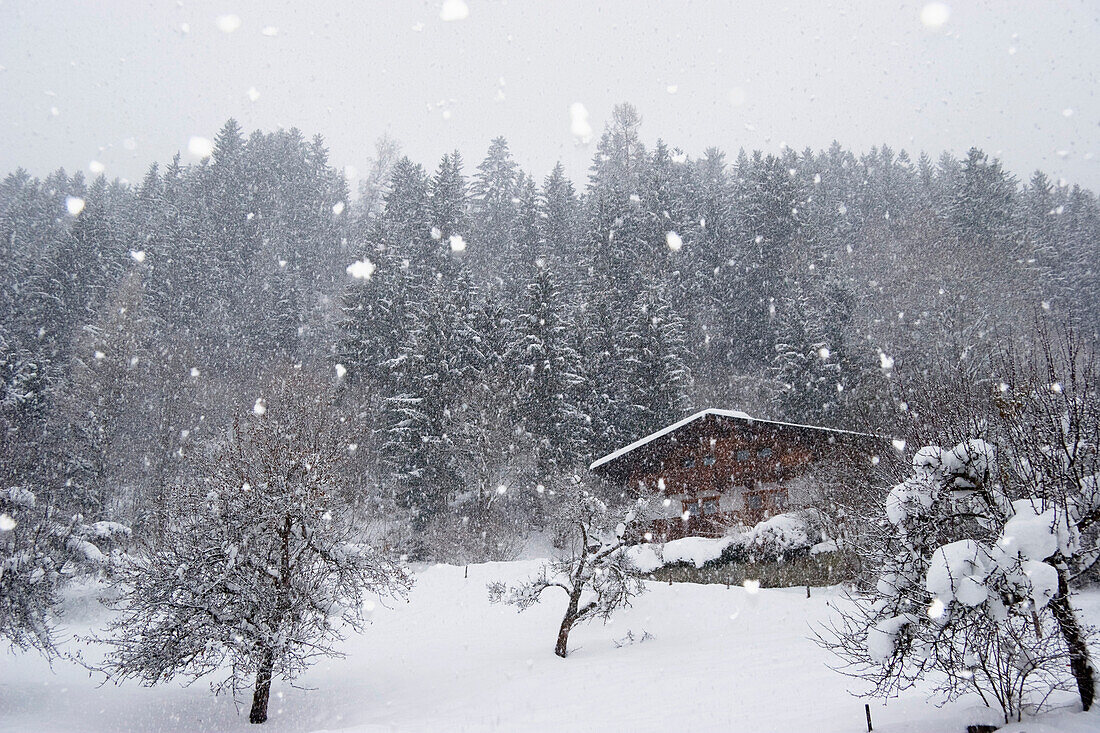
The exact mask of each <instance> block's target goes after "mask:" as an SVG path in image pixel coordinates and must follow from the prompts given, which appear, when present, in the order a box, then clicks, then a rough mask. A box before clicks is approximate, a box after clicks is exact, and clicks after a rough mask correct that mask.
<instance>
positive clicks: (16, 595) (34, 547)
mask: <svg viewBox="0 0 1100 733" xmlns="http://www.w3.org/2000/svg"><path fill="white" fill-rule="evenodd" d="M129 534H130V530H129V529H128V528H126V527H124V526H122V525H121V524H117V523H115V522H94V523H91V524H86V523H85V522H84V518H83V517H82V516H81V515H79V514H77V515H75V516H68V517H66V516H64V515H63V514H62V513H61V512H60V511H59V510H58V509H56V508H55V507H53V506H50V505H49V504H48V503H46V502H43V501H39V499H38V497H37V496H36V495H35V493H34V492H33V491H31V490H30V489H27V488H24V487H21V486H13V487H10V488H8V489H4V490H0V638H4V639H7V640H8V642H9V643H10V644H11V646H12V647H13V648H15V649H20V650H25V649H37V650H39V651H40V652H41V653H43V654H45V655H46V656H52V655H54V654H55V653H56V652H57V649H56V645H55V638H54V637H55V631H54V619H55V616H56V615H57V613H58V609H57V604H58V601H59V597H58V591H59V589H60V587H61V585H62V584H63V583H64V582H65V581H66V580H67V579H69V578H71V577H73V576H75V575H78V574H81V573H88V572H100V571H107V570H110V569H111V567H112V566H113V565H114V564H115V563H116V562H117V561H118V559H119V553H118V552H117V550H112V549H110V548H111V546H112V545H113V544H114V541H115V540H116V539H118V538H122V537H126V536H128V535H129ZM104 550H107V552H106V553H105V552H104Z"/></svg>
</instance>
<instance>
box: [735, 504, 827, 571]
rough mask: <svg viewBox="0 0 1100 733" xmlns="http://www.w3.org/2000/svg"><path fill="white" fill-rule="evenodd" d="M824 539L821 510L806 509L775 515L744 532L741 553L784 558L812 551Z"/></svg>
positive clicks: (772, 558)
mask: <svg viewBox="0 0 1100 733" xmlns="http://www.w3.org/2000/svg"><path fill="white" fill-rule="evenodd" d="M822 539H823V537H822V533H821V529H820V518H819V516H818V513H817V512H815V511H814V510H812V509H804V510H800V511H797V512H788V513H786V514H776V515H775V516H774V517H770V518H768V519H765V520H764V521H762V522H760V523H759V524H757V525H756V526H755V527H753V528H752V529H751V530H749V531H748V532H747V533H745V534H744V535H742V537H741V540H740V542H739V545H740V546H741V548H742V552H743V553H744V554H745V555H747V556H748V557H749V558H750V559H755V560H782V559H784V558H790V557H794V556H797V555H802V554H805V553H807V552H809V551H810V548H812V547H813V546H814V545H816V544H818V543H819V542H821V541H822Z"/></svg>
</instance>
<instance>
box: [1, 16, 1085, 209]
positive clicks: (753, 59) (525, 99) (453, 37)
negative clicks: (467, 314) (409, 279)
mask: <svg viewBox="0 0 1100 733" xmlns="http://www.w3.org/2000/svg"><path fill="white" fill-rule="evenodd" d="M467 3H468V6H469V17H467V18H466V19H464V20H460V21H453V22H444V21H442V20H441V19H440V5H441V3H440V2H415V1H407V0H402V1H400V2H397V1H394V2H385V3H383V2H358V1H356V2H352V1H350V0H348V1H346V2H321V1H320V0H311V1H309V2H306V1H299V2H294V1H290V0H278V1H276V0H269V1H267V2H237V1H234V0H225V1H224V2H192V1H184V2H178V3H177V2H173V1H172V0H160V1H157V2H138V1H136V0H102V1H101V2H93V1H91V0H86V1H81V2H76V1H70V2H61V1H59V0H0V174H6V173H7V172H10V171H11V170H13V169H14V168H15V167H17V166H23V167H25V168H27V169H29V170H30V171H31V172H32V173H34V174H36V175H44V174H46V173H48V172H49V171H50V170H52V169H55V168H57V167H60V166H64V167H65V168H66V169H68V170H70V171H73V170H76V169H81V168H82V169H84V170H85V171H86V172H87V171H88V165H89V163H90V162H91V161H93V160H95V161H99V162H101V163H102V164H103V165H104V166H105V167H106V172H107V174H108V175H109V176H120V177H123V178H128V179H131V180H139V179H140V176H141V175H142V174H143V173H144V170H145V168H146V167H147V165H148V164H149V163H151V162H153V161H159V162H165V161H167V160H169V159H170V158H171V156H172V155H173V154H174V153H175V152H176V151H181V152H182V153H183V154H184V158H185V159H190V160H194V158H192V157H190V156H189V154H188V150H187V148H188V140H189V139H190V137H191V136H193V135H200V136H205V137H213V135H214V133H215V132H216V131H217V129H218V128H219V127H220V126H221V125H222V123H223V122H224V121H225V120H226V118H228V117H230V116H232V117H236V118H237V119H238V121H239V122H240V123H241V125H242V126H243V127H244V128H245V130H246V131H250V130H252V129H254V128H257V127H259V128H263V129H266V130H270V129H275V128H277V127H292V126H296V127H298V128H300V129H301V130H302V131H303V132H304V133H305V134H306V135H307V136H312V135H313V134H314V133H321V134H322V135H324V137H325V139H326V141H327V142H328V145H329V148H330V150H331V152H332V161H333V163H335V164H336V165H340V166H345V165H351V166H354V167H357V168H359V169H361V170H362V169H365V167H366V165H367V161H368V158H369V156H370V155H371V152H372V150H373V144H374V140H375V139H376V138H377V137H378V136H379V135H381V134H382V133H389V134H390V135H391V136H393V137H395V138H397V139H398V140H399V141H400V142H401V144H402V146H403V149H404V150H405V152H406V153H407V154H409V155H410V156H411V157H412V158H413V159H415V160H417V161H418V162H422V163H424V164H426V165H428V166H429V167H433V166H434V165H435V163H436V162H437V161H438V158H439V157H440V156H441V155H442V154H443V153H445V152H447V151H448V150H450V149H453V148H458V149H459V150H461V151H462V153H463V155H464V156H465V158H466V163H467V173H471V172H472V171H473V169H474V167H475V166H476V164H477V163H478V162H479V161H480V160H481V158H482V157H483V155H484V153H485V150H486V149H487V148H488V145H489V141H490V139H491V138H492V137H494V136H496V135H504V136H505V137H507V138H508V140H509V143H510V144H511V147H512V151H513V153H514V154H515V156H516V158H517V159H518V160H519V161H520V163H521V164H522V165H523V166H524V168H526V169H527V170H529V171H530V172H532V173H533V174H535V175H536V177H537V178H540V179H541V177H542V176H543V175H545V174H546V173H547V172H548V171H549V169H550V168H551V167H552V166H553V164H554V162H555V161H556V160H559V159H560V160H562V161H563V162H564V163H565V164H566V166H567V168H568V170H569V173H570V174H571V175H572V176H573V177H574V178H575V179H577V180H578V182H583V180H584V175H585V171H586V169H587V166H588V163H589V161H590V159H591V155H592V152H593V146H591V145H590V146H588V147H585V146H581V145H578V144H577V142H576V140H575V138H574V137H573V136H572V134H571V132H570V116H569V107H570V105H571V104H572V103H574V102H581V103H583V104H584V105H585V106H586V107H587V108H588V110H589V112H590V113H591V123H592V126H593V128H594V129H595V130H596V134H597V136H598V134H599V131H600V130H601V129H602V127H603V124H604V122H605V121H606V120H607V118H608V115H609V114H610V111H611V108H612V106H613V105H614V104H615V103H616V102H620V101H630V102H632V103H634V104H635V105H636V106H637V107H638V109H639V111H640V112H641V114H642V117H643V137H644V138H646V139H647V140H648V141H653V140H654V139H656V137H657V136H661V137H663V138H664V139H665V140H666V141H667V142H668V143H670V144H672V145H676V146H680V147H682V148H684V149H685V150H686V151H687V152H688V153H689V154H691V155H693V156H697V155H700V154H701V153H702V152H703V150H704V149H705V148H706V147H708V146H710V145H717V146H719V147H721V148H723V149H725V150H726V152H727V155H728V156H729V157H730V158H731V159H732V158H733V157H734V156H735V155H736V152H737V149H738V148H739V147H745V148H746V149H749V150H752V149H755V148H762V149H764V150H766V151H771V152H774V151H778V150H779V146H780V144H782V143H787V144H789V145H791V146H792V147H794V148H796V149H799V150H801V149H803V148H805V147H806V146H810V147H812V148H814V149H815V150H816V149H821V148H823V147H826V146H827V145H828V144H829V143H830V142H831V141H832V140H833V139H834V138H835V139H837V140H839V141H840V142H841V144H842V145H844V146H845V147H848V148H851V149H854V150H856V151H857V152H862V151H865V150H867V149H868V148H870V147H871V146H872V145H880V144H882V143H887V144H889V145H891V146H892V147H894V148H895V149H901V148H904V149H906V150H908V151H909V152H910V153H911V154H912V155H913V157H914V158H915V157H916V155H917V154H918V153H919V152H920V151H921V150H925V151H928V152H929V153H931V154H933V155H938V153H939V152H940V151H942V150H945V149H946V150H950V151H952V152H954V153H956V154H960V155H961V154H962V153H964V152H965V150H966V149H967V148H968V147H970V146H971V145H977V146H979V147H982V148H984V149H985V150H986V151H987V152H989V153H993V154H997V155H999V156H1000V157H1001V158H1002V159H1003V160H1004V162H1005V164H1006V166H1007V167H1008V168H1009V169H1010V170H1012V171H1013V172H1015V173H1016V174H1017V175H1018V176H1020V177H1021V178H1026V177H1027V176H1028V175H1029V174H1030V172H1031V171H1032V170H1034V169H1035V168H1042V169H1043V170H1045V171H1046V172H1048V173H1049V174H1052V175H1053V176H1054V177H1055V178H1057V177H1064V178H1066V179H1067V180H1069V181H1070V182H1073V183H1081V184H1083V185H1086V186H1088V187H1090V188H1092V189H1094V190H1096V189H1100V168H1098V166H1097V162H1098V159H1097V158H1095V157H1094V155H1095V154H1100V103H1098V100H1097V96H1096V91H1097V88H1098V86H1097V71H1096V70H1097V69H1098V68H1100V32H1098V31H1100V4H1098V3H1096V2H1064V1H1063V2H1056V1H1054V0H1050V1H1044V2H1029V3H1010V2H1003V1H1001V0H996V1H994V2H987V3H970V2H967V3H963V2H953V3H949V5H950V16H949V18H948V19H947V21H946V23H944V24H943V25H942V26H941V27H939V28H937V29H929V28H927V27H926V26H925V25H924V24H922V21H921V11H922V8H923V6H924V5H925V3H921V2H916V3H909V2H886V1H884V0H869V1H866V2H857V3H851V4H848V3H840V2H833V3H826V2H816V1H815V2H789V3H781V2H775V1H774V0H771V1H768V0H764V1H763V2H743V1H740V0H739V1H736V2H690V3H686V2H685V3H677V2H672V1H665V2H644V1H642V0H623V1H621V2H595V1H592V2H583V1H579V2H570V1H557V2H538V3H536V2H518V1H516V0H513V1H512V2H494V3H490V2H486V1H484V0H467ZM229 14H233V15H236V16H239V18H240V27H239V28H237V29H236V30H235V31H233V32H232V33H226V32H223V30H220V29H219V27H218V26H219V24H218V18H219V16H224V15H229ZM183 24H187V25H188V26H189V32H183V31H182V30H181V26H182V25H183ZM267 27H273V28H277V29H278V32H277V34H276V35H273V36H271V35H265V34H264V33H263V29H264V28H267ZM417 29H419V30H417ZM253 87H254V88H255V90H256V91H258V92H259V97H258V98H257V99H256V100H255V101H252V100H250V98H249V95H248V91H249V90H250V89H251V88H253ZM673 87H674V88H675V89H674V93H670V90H671V89H672V88H673ZM501 93H502V95H503V98H502V99H501V98H498V97H500V96H501ZM737 101H740V104H737V103H735V102H737ZM439 102H444V104H443V105H442V106H438V103H439ZM51 108H56V114H54V113H53V110H52V109H51ZM445 112H446V113H449V118H446V117H445V114H444V113H445Z"/></svg>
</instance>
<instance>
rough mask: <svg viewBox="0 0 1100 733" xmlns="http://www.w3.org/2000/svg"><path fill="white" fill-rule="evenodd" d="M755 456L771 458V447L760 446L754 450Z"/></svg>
mask: <svg viewBox="0 0 1100 733" xmlns="http://www.w3.org/2000/svg"><path fill="white" fill-rule="evenodd" d="M756 457H757V458H771V457H772V449H771V448H761V449H760V450H758V451H756Z"/></svg>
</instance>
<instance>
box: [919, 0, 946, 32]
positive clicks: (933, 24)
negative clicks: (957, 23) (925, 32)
mask: <svg viewBox="0 0 1100 733" xmlns="http://www.w3.org/2000/svg"><path fill="white" fill-rule="evenodd" d="M950 17H951V8H949V7H947V5H946V4H945V3H928V4H927V5H925V6H924V7H923V8H921V10H920V22H921V23H923V24H924V27H925V28H940V27H941V26H943V24H944V23H946V22H947V20H948V19H949V18H950Z"/></svg>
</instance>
